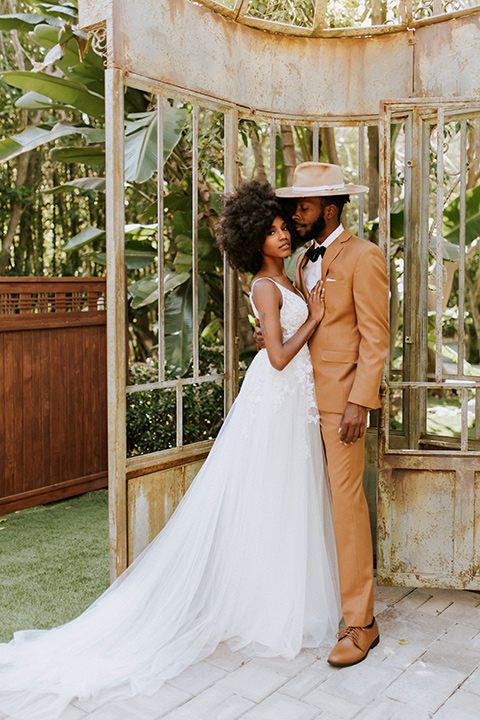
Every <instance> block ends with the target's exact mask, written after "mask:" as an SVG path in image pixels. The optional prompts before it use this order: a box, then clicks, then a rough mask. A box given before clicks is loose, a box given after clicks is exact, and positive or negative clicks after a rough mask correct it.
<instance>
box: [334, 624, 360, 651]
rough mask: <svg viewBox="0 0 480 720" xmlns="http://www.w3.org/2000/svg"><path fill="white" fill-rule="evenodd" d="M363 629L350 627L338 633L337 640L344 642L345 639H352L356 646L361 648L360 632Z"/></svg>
mask: <svg viewBox="0 0 480 720" xmlns="http://www.w3.org/2000/svg"><path fill="white" fill-rule="evenodd" d="M361 629H362V628H359V627H354V626H353V625H349V626H348V627H346V628H344V629H343V630H341V631H340V632H339V633H337V638H338V639H339V640H343V638H351V639H352V640H353V642H354V643H355V645H356V646H357V647H359V645H358V642H359V639H360V630H361Z"/></svg>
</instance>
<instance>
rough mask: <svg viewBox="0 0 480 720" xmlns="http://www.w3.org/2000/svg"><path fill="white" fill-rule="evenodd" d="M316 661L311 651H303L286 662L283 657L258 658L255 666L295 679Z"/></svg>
mask: <svg viewBox="0 0 480 720" xmlns="http://www.w3.org/2000/svg"><path fill="white" fill-rule="evenodd" d="M316 661H317V657H316V655H314V654H313V653H312V652H310V651H309V650H302V652H300V653H298V655H297V657H295V658H293V660H286V659H285V658H282V657H273V658H256V659H255V664H256V665H260V666H261V667H266V668H269V669H270V670H274V671H275V672H278V673H280V675H286V676H287V677H294V675H297V674H298V673H299V672H301V671H302V670H305V668H307V667H309V666H310V665H313V663H314V662H316Z"/></svg>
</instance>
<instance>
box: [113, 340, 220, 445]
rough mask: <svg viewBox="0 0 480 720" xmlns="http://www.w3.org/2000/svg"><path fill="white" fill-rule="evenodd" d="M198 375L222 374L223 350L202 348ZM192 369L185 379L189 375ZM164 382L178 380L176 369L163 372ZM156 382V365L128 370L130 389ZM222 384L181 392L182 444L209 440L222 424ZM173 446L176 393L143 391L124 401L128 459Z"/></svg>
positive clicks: (189, 387) (137, 365)
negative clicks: (125, 403)
mask: <svg viewBox="0 0 480 720" xmlns="http://www.w3.org/2000/svg"><path fill="white" fill-rule="evenodd" d="M199 369H200V374H201V375H210V374H214V373H222V372H223V347H221V346H218V345H217V346H212V347H206V346H202V347H201V348H200V354H199ZM191 372H192V366H191V364H190V367H189V368H188V370H187V372H186V375H187V377H188V376H189V375H191ZM165 375H166V378H167V379H175V378H176V377H178V369H177V368H173V367H170V368H167V371H166V373H165ZM157 379H158V361H157V360H152V359H149V360H148V361H147V362H145V363H134V364H132V365H131V366H130V385H142V384H145V383H150V382H155V381H156V380H157ZM223 407H224V405H223V381H222V380H219V381H213V382H207V383H200V384H198V385H187V386H185V387H184V389H183V443H184V445H187V444H189V443H194V442H200V441H202V440H211V439H213V438H215V437H216V435H217V433H218V431H219V429H220V426H221V424H222V422H223ZM175 445H176V393H175V389H174V388H167V389H165V390H145V391H140V392H135V393H131V394H129V395H128V398H127V449H128V451H127V454H128V456H129V457H133V456H136V455H145V454H146V453H152V452H157V451H158V450H166V449H167V448H171V447H175Z"/></svg>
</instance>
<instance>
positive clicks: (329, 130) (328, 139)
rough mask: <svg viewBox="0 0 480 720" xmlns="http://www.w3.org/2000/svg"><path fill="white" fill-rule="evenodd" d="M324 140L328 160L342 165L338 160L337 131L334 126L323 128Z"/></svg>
mask: <svg viewBox="0 0 480 720" xmlns="http://www.w3.org/2000/svg"><path fill="white" fill-rule="evenodd" d="M322 135H323V142H324V143H325V149H326V151H327V157H328V162H329V163H332V164H333V165H340V163H339V162H338V154H337V146H336V144H335V131H334V129H333V127H324V128H322Z"/></svg>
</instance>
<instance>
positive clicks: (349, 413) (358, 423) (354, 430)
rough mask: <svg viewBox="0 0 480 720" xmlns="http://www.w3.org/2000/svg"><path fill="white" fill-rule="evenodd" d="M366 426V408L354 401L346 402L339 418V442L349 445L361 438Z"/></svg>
mask: <svg viewBox="0 0 480 720" xmlns="http://www.w3.org/2000/svg"><path fill="white" fill-rule="evenodd" d="M366 427H367V408H366V407H363V405H355V403H351V402H349V403H347V407H346V408H345V410H344V411H343V415H342V419H341V420H340V427H339V428H338V432H339V433H340V442H342V443H344V445H351V444H352V443H354V442H356V441H357V440H358V439H359V438H361V437H362V436H363V434H364V432H365V428H366Z"/></svg>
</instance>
